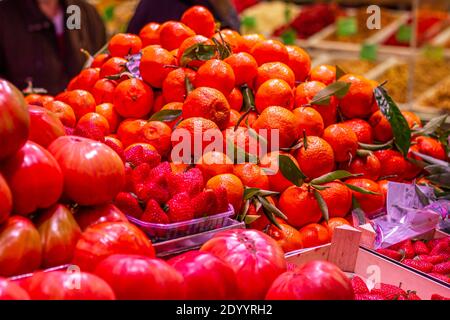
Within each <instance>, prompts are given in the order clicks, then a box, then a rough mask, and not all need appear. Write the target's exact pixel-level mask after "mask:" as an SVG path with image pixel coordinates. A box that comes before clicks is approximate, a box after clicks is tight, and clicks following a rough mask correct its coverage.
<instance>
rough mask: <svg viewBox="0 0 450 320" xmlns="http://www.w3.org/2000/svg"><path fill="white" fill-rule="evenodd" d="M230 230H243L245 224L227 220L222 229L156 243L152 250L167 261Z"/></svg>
mask: <svg viewBox="0 0 450 320" xmlns="http://www.w3.org/2000/svg"><path fill="white" fill-rule="evenodd" d="M231 229H245V223H244V222H239V221H237V220H234V219H230V218H227V219H226V220H225V223H224V225H223V227H221V228H218V229H214V230H210V231H206V232H202V233H197V234H193V235H190V236H186V237H181V238H177V239H172V240H168V241H163V242H158V243H155V244H154V245H153V248H155V251H156V256H157V257H158V258H161V259H169V258H171V257H173V256H176V255H178V254H181V253H183V252H186V251H190V250H196V249H198V248H200V247H201V246H202V245H203V244H204V243H205V242H207V241H208V240H210V239H211V238H212V237H214V236H215V235H216V234H217V233H219V232H222V231H225V230H231Z"/></svg>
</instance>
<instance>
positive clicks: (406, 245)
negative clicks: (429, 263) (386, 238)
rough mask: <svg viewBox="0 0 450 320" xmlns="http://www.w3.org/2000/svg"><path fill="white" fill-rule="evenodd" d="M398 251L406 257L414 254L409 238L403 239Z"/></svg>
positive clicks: (410, 257)
mask: <svg viewBox="0 0 450 320" xmlns="http://www.w3.org/2000/svg"><path fill="white" fill-rule="evenodd" d="M400 252H403V253H404V255H405V258H406V259H412V258H414V256H415V255H416V252H415V251H414V246H413V244H412V241H411V240H406V241H404V242H403V243H402V244H401V246H400Z"/></svg>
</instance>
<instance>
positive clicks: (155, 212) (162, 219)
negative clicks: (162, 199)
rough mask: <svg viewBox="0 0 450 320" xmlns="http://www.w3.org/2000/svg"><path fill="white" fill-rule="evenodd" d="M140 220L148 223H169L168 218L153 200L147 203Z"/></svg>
mask: <svg viewBox="0 0 450 320" xmlns="http://www.w3.org/2000/svg"><path fill="white" fill-rule="evenodd" d="M141 220H142V221H145V222H150V223H164V224H166V223H169V217H168V216H167V214H166V213H165V212H164V210H163V209H161V207H160V206H159V203H158V202H157V201H156V200H155V199H150V200H149V201H148V202H147V206H146V207H145V211H144V213H143V214H142V216H141Z"/></svg>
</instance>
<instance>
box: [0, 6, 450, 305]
mask: <svg viewBox="0 0 450 320" xmlns="http://www.w3.org/2000/svg"><path fill="white" fill-rule="evenodd" d="M247 10H249V9H247ZM244 12H245V11H244ZM301 12H302V11H300V15H301ZM199 17H202V19H200V18H199ZM346 63H347V64H346ZM418 63H420V64H418V66H419V65H420V68H422V69H420V71H422V73H421V74H420V76H421V77H423V78H417V79H416V80H417V81H419V80H420V81H422V82H420V84H418V85H417V86H419V85H422V83H424V84H423V86H424V88H423V90H426V89H428V88H429V87H432V86H433V85H434V84H435V83H437V82H438V81H439V80H441V79H442V78H444V77H445V75H448V71H449V69H448V68H446V66H447V64H446V63H445V61H444V62H443V63H444V64H443V65H440V64H438V63H440V62H433V64H429V63H430V61H429V60H427V61H425V62H423V64H422V62H421V61H418ZM379 66H380V63H379V62H369V61H365V62H362V63H359V64H357V63H354V62H353V61H352V60H345V59H341V58H336V57H334V59H331V60H330V62H329V63H323V64H322V63H321V64H317V65H315V66H312V62H311V56H310V55H309V54H308V52H307V51H306V50H304V49H303V48H301V47H298V46H296V45H285V44H283V43H282V42H281V41H278V40H276V39H267V38H265V37H264V36H262V35H258V34H256V35H255V34H252V35H241V34H240V33H238V32H237V31H234V30H230V29H222V30H221V29H219V28H217V25H216V23H215V20H214V17H213V16H212V14H211V13H210V12H209V11H208V10H207V9H205V8H203V7H200V6H194V7H192V8H190V9H189V10H187V11H186V12H185V13H184V14H183V15H182V16H181V17H180V19H179V21H167V22H165V23H162V24H161V25H159V24H156V23H150V24H148V25H147V26H146V27H144V29H143V30H142V31H141V32H140V34H139V35H134V34H124V33H118V34H115V35H114V36H113V37H112V38H111V39H110V41H109V42H108V44H107V46H106V47H105V49H104V50H103V51H102V52H99V53H97V54H96V55H95V56H93V57H90V58H89V59H88V60H87V61H86V68H85V69H84V70H82V71H81V72H80V73H79V74H78V75H77V76H76V77H75V78H74V79H72V81H71V82H70V83H69V84H68V87H67V89H66V90H65V91H64V92H61V93H60V94H58V95H56V96H49V95H46V94H44V93H42V92H34V91H33V88H31V87H30V89H29V90H28V91H27V92H25V96H24V93H22V92H20V91H19V90H17V89H16V88H15V87H14V86H13V85H12V84H11V83H9V82H8V81H6V80H0V159H1V163H0V277H1V278H0V299H34V300H52V299H53V300H65V299H67V300H70V299H81V300H84V299H93V300H112V299H120V300H127V299H162V300H172V299H175V300H180V299H181V300H183V299H188V300H190V299H219V300H222V299H223V300H226V299H236V300H241V299H243V300H262V299H270V300H271V299H280V300H286V299H298V300H354V299H356V300H396V299H398V300H419V299H445V298H449V297H450V288H449V286H448V279H449V278H448V274H449V272H450V271H449V269H448V263H449V261H450V242H449V241H448V239H449V238H448V236H447V235H445V234H444V233H443V232H442V231H439V228H440V227H441V226H443V225H445V224H446V223H447V222H448V219H449V214H448V205H449V201H448V200H447V198H448V192H449V189H450V186H449V183H448V176H449V174H450V168H449V162H448V159H449V146H448V130H446V129H445V121H446V118H447V117H446V115H444V116H440V117H437V118H434V119H433V120H431V121H429V122H427V123H425V122H423V121H422V120H421V119H420V117H418V115H416V114H415V113H413V112H411V111H405V110H400V109H399V107H398V105H397V103H396V102H399V103H402V102H404V101H402V99H401V98H402V97H401V96H400V93H404V92H406V91H407V90H406V84H405V88H404V89H403V88H401V87H400V86H401V85H400V84H395V83H394V84H392V82H394V81H397V80H398V79H392V80H391V81H389V82H388V83H386V84H384V83H382V82H383V81H384V80H385V78H387V77H388V75H389V74H388V73H386V74H385V75H381V76H380V78H379V79H378V78H377V79H376V80H378V81H375V80H374V79H368V78H366V77H365V76H364V75H362V74H359V73H363V74H367V73H370V71H371V70H373V69H376V68H378V67H379ZM394 68H395V66H394ZM418 69H419V68H417V69H416V70H418ZM402 70H403V69H402ZM431 70H433V72H436V74H432V73H431V72H430V71H431ZM350 72H351V73H350ZM387 72H389V70H388V71H387ZM396 72H398V71H396ZM404 73H405V76H404V77H405V83H406V81H407V80H406V77H407V75H406V70H405V72H404ZM417 73H419V71H417ZM429 77H431V78H433V80H429ZM422 79H423V80H422ZM418 83H419V82H418ZM399 88H401V89H402V90H400V92H399V93H397V92H396V91H395V90H397V89H399ZM419 90H420V89H419ZM397 94H398V96H397ZM394 182H395V183H394ZM419 185H425V186H419ZM407 191H408V192H407ZM402 192H404V193H402ZM393 199H394V200H398V201H394V200H393ZM411 199H412V200H411ZM413 200H414V201H413ZM393 201H394V203H395V204H394V205H393ZM422 216H425V217H426V219H425V220H421V219H419V217H422ZM411 217H414V218H417V219H412V218H411ZM424 221H425V222H424ZM389 228H391V229H392V228H403V229H405V230H406V231H405V232H399V233H397V234H394V235H393V233H389V232H387V231H388V230H391V229H389ZM403 229H402V231H403ZM422 229H424V230H425V229H426V230H425V231H427V234H428V235H429V238H425V237H424V238H421V239H423V240H424V241H422V242H421V241H416V240H417V239H419V235H420V234H419V231H418V230H422ZM411 239H414V242H412V240H411ZM388 244H389V246H388ZM392 246H394V247H392ZM411 248H412V250H411ZM375 249H378V253H377V252H376V250H375ZM382 249H383V250H384V251H383V250H382ZM386 249H389V250H393V252H395V254H396V259H391V258H392V256H389V255H388V258H385V257H383V254H384V255H386V254H387V251H386ZM425 249H426V250H427V253H426V252H425ZM392 254H394V253H392ZM398 255H400V256H398ZM422 255H427V257H426V258H425V257H423V259H425V260H427V259H437V258H435V256H439V260H436V261H435V260H433V261H434V262H435V263H432V262H428V265H427V269H426V270H425V269H423V268H422V266H419V265H418V263H419V262H418V261H419V259H422V257H421V256H422ZM397 256H398V257H397ZM430 257H432V258H430ZM391 260H394V261H391ZM371 265H377V266H379V268H380V270H381V273H380V274H381V275H382V276H381V278H380V279H379V281H378V283H372V285H371V286H370V290H369V286H368V284H369V283H370V282H369V279H366V277H368V274H367V272H368V266H371ZM424 272H426V273H427V274H426V275H424V274H423V273H424ZM430 275H431V276H430ZM438 275H439V276H438ZM398 277H401V279H402V280H403V286H402V287H400V284H399V283H398ZM71 281H77V283H80V284H81V289H79V288H74V287H73V286H71ZM374 286H375V287H374ZM412 290H417V291H416V292H415V293H413V292H412ZM388 291H389V292H388Z"/></svg>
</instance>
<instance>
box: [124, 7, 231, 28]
mask: <svg viewBox="0 0 450 320" xmlns="http://www.w3.org/2000/svg"><path fill="white" fill-rule="evenodd" d="M195 5H199V6H203V7H206V8H208V10H209V11H211V13H212V14H213V15H214V17H215V19H216V20H217V21H219V22H220V23H221V26H222V28H230V29H233V30H239V17H238V15H237V13H236V9H235V7H234V5H233V3H232V1H231V0H164V1H160V0H141V2H140V3H139V5H138V7H137V8H136V12H135V14H134V16H133V18H132V19H131V21H130V24H129V26H128V32H130V33H135V34H139V31H141V29H142V28H143V27H144V26H145V25H146V24H147V23H149V22H157V23H163V22H166V21H168V20H180V18H181V16H182V14H183V13H184V11H186V10H187V9H189V8H190V7H192V6H195Z"/></svg>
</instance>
